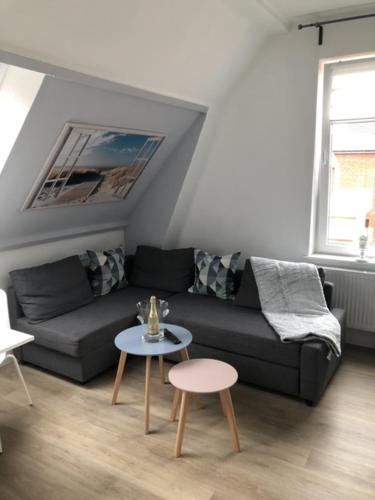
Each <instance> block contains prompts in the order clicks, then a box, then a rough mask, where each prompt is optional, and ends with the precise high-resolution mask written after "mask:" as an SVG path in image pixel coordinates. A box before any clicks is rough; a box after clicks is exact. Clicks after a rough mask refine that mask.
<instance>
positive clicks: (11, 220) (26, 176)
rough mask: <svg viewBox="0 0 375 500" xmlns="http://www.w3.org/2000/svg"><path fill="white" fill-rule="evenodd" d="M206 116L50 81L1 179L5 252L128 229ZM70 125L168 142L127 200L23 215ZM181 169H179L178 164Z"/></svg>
mask: <svg viewBox="0 0 375 500" xmlns="http://www.w3.org/2000/svg"><path fill="white" fill-rule="evenodd" d="M201 115H202V113H201V112H199V111H197V110H194V109H188V108H186V107H183V106H181V107H180V106H178V103H174V104H173V105H172V104H168V103H162V102H157V101H154V100H152V99H147V98H140V97H134V96H132V95H128V94H122V93H118V92H112V91H107V90H103V89H99V88H96V87H92V86H88V85H83V84H81V83H76V82H71V81H67V80H64V79H60V78H54V77H50V76H47V77H46V78H45V79H44V82H43V84H42V86H41V88H40V91H39V93H38V95H37V97H36V99H35V100H34V103H33V105H32V107H31V110H30V112H29V114H28V116H27V118H26V121H25V123H24V126H23V128H22V130H21V132H20V134H19V136H18V138H17V141H16V143H15V145H14V147H13V149H12V151H11V154H10V156H9V158H8V161H7V162H6V165H5V167H4V170H3V171H2V173H1V176H0V213H1V214H2V216H1V217H0V249H1V248H8V247H12V246H19V245H20V244H23V243H24V242H30V241H33V240H35V241H37V240H38V239H39V240H40V239H42V237H43V235H44V236H48V235H50V236H51V235H54V234H68V233H69V231H72V230H73V231H74V230H75V231H76V232H77V228H81V229H82V230H85V228H87V226H90V227H91V226H95V227H97V228H98V227H99V226H100V225H102V226H103V225H105V224H108V223H113V222H117V223H125V222H126V221H127V219H128V216H129V213H130V212H131V211H132V210H133V208H134V206H135V205H136V203H137V201H138V200H139V198H140V197H141V196H142V194H143V192H144V191H145V190H146V189H147V187H148V186H149V185H150V184H151V183H152V181H153V179H154V178H155V176H156V175H157V173H158V172H159V170H160V169H161V168H163V165H164V163H165V162H166V161H167V159H168V157H169V156H170V155H171V153H172V152H173V151H174V150H175V149H176V147H178V144H179V142H180V141H181V140H182V138H183V137H184V135H185V134H186V133H187V132H188V130H189V128H190V127H191V126H192V124H193V123H194V121H195V120H196V119H197V118H198V117H199V116H201ZM203 115H204V113H203ZM66 122H76V123H85V124H93V125H103V126H106V125H107V126H111V127H119V128H133V129H137V130H149V131H152V132H159V133H162V134H164V135H165V136H166V138H165V140H164V141H163V143H162V145H161V146H160V148H159V149H158V151H157V152H156V154H155V155H154V157H153V158H152V160H151V162H150V164H149V165H147V168H146V169H145V171H144V172H143V173H142V175H141V176H140V178H139V179H138V181H137V182H136V183H135V185H134V188H133V189H132V190H131V192H130V193H129V195H128V196H127V197H126V199H125V200H123V201H119V202H115V203H103V204H91V205H88V206H80V207H59V208H49V209H38V210H35V209H34V210H26V211H21V207H22V205H23V203H24V201H25V199H26V197H27V195H28V193H29V192H30V190H31V189H32V186H33V184H34V182H35V180H36V179H37V177H38V174H39V173H40V171H41V169H42V167H43V165H44V164H45V162H46V159H47V157H48V155H49V153H50V151H51V149H52V148H53V146H54V144H55V142H56V139H57V137H58V136H59V134H60V132H61V130H62V128H63V126H64V124H65V123H66ZM175 166H176V169H177V168H178V164H177V162H176V165H175ZM186 168H187V167H186ZM38 235H39V236H38ZM36 236H37V238H36Z"/></svg>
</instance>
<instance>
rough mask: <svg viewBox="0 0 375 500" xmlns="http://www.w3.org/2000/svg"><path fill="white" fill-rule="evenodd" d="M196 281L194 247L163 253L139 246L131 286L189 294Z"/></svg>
mask: <svg viewBox="0 0 375 500" xmlns="http://www.w3.org/2000/svg"><path fill="white" fill-rule="evenodd" d="M193 279H194V252H193V249H192V248H179V249H175V250H163V249H161V248H157V247H150V246H146V245H139V246H138V247H137V251H136V254H135V258H134V264H133V272H132V275H131V278H130V284H131V285H132V286H139V287H143V288H155V289H156V290H164V291H166V292H172V293H178V292H186V290H187V289H188V288H189V286H190V285H191V284H192V283H193Z"/></svg>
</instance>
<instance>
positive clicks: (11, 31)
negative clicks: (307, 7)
mask: <svg viewBox="0 0 375 500" xmlns="http://www.w3.org/2000/svg"><path fill="white" fill-rule="evenodd" d="M261 4H262V2H260V1H258V0H252V1H251V2H249V1H248V0H235V1H234V0H204V1H202V0H106V1H103V0H64V1H60V2H59V1H56V0H32V1H28V0H11V1H9V0H8V1H5V2H4V1H3V2H0V47H1V48H2V49H3V50H6V51H9V52H14V53H16V54H21V55H24V56H28V57H31V58H34V59H38V60H41V61H45V62H49V63H51V64H56V65H58V66H63V67H65V68H69V69H74V70H76V71H80V72H83V73H87V74H91V75H96V76H100V77H102V78H107V79H109V80H112V81H117V82H121V83H126V84H128V85H133V86H135V87H138V88H144V89H148V90H152V91H155V92H158V93H161V94H165V95H169V96H175V97H178V98H182V99H188V100H192V101H195V102H201V103H204V104H207V103H211V102H213V101H214V100H215V99H217V98H218V97H219V96H221V95H222V94H223V92H225V91H226V90H227V89H228V87H229V86H230V85H231V84H232V83H233V81H234V80H235V79H236V78H237V77H238V74H239V72H241V71H242V68H243V66H244V64H245V63H246V60H248V57H249V54H250V53H251V52H252V50H253V46H254V45H256V44H257V41H258V39H259V37H261V36H263V34H267V33H269V32H270V31H275V30H280V29H282V26H281V25H280V23H279V22H277V20H275V19H274V18H273V17H272V16H271V15H270V14H269V12H268V11H267V10H265V9H264V8H262V5H261Z"/></svg>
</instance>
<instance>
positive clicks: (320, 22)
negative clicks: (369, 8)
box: [298, 13, 375, 45]
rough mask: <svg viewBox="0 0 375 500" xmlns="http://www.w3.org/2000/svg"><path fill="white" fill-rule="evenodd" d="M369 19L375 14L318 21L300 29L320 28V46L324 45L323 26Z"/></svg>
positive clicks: (299, 26) (304, 25)
mask: <svg viewBox="0 0 375 500" xmlns="http://www.w3.org/2000/svg"><path fill="white" fill-rule="evenodd" d="M369 17H375V13H374V14H363V15H361V16H351V17H341V18H339V19H332V20H331V21H317V22H315V23H310V24H299V25H298V29H299V30H303V29H304V28H318V30H319V40H318V43H319V45H323V26H325V25H326V24H334V23H343V22H346V21H355V20H357V19H366V18H369Z"/></svg>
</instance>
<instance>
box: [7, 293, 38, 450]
mask: <svg viewBox="0 0 375 500" xmlns="http://www.w3.org/2000/svg"><path fill="white" fill-rule="evenodd" d="M33 340H34V337H33V335H28V334H27V333H22V332H19V331H17V330H12V329H11V328H10V324H9V313H8V301H7V296H6V293H5V292H4V290H0V368H1V366H4V365H5V364H7V363H8V362H10V361H11V362H12V363H13V364H14V367H15V369H16V373H17V375H18V377H19V379H20V381H21V383H22V386H23V388H24V391H25V393H26V397H27V401H28V403H29V405H32V404H33V402H32V400H31V397H30V393H29V391H28V389H27V385H26V382H25V379H24V378H23V375H22V372H21V368H20V367H19V364H18V361H17V358H16V357H15V356H14V354H13V353H12V351H13V349H16V348H17V347H20V346H22V345H25V344H28V343H29V342H32V341H33ZM2 451H3V450H2V445H1V436H0V453H2Z"/></svg>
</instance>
